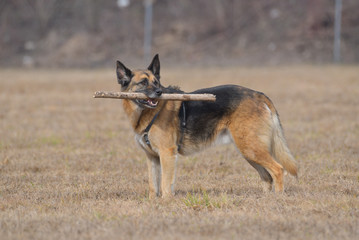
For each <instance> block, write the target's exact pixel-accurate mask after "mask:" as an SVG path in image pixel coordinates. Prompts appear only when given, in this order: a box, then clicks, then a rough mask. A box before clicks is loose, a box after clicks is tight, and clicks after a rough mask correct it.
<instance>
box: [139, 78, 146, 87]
mask: <svg viewBox="0 0 359 240" xmlns="http://www.w3.org/2000/svg"><path fill="white" fill-rule="evenodd" d="M140 84H141V85H142V86H147V85H148V80H147V78H144V79H142V81H141V82H140Z"/></svg>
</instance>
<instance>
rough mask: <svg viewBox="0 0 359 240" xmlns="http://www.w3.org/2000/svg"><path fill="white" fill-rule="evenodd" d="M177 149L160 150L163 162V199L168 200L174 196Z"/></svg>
mask: <svg viewBox="0 0 359 240" xmlns="http://www.w3.org/2000/svg"><path fill="white" fill-rule="evenodd" d="M176 160H177V151H176V148H175V147H173V148H169V149H162V150H160V162H161V169H162V171H161V189H162V197H163V198H168V197H171V196H172V195H174V184H175V177H176V176H175V175H176Z"/></svg>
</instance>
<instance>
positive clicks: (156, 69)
mask: <svg viewBox="0 0 359 240" xmlns="http://www.w3.org/2000/svg"><path fill="white" fill-rule="evenodd" d="M147 69H148V70H150V71H151V72H152V73H153V75H155V76H156V78H157V80H160V59H159V57H158V54H156V56H154V57H153V59H152V62H151V64H150V66H148V68H147Z"/></svg>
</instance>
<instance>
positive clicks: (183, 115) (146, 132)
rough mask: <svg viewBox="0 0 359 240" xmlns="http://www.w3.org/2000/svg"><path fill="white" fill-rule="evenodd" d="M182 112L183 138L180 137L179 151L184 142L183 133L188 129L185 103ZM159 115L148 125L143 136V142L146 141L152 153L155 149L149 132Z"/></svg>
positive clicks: (181, 126)
mask: <svg viewBox="0 0 359 240" xmlns="http://www.w3.org/2000/svg"><path fill="white" fill-rule="evenodd" d="M181 111H182V119H181V125H180V128H181V137H180V141H179V143H178V146H177V150H178V151H179V150H180V149H181V144H182V140H183V132H184V129H185V128H186V108H185V104H184V102H182V105H181V109H180V112H181ZM159 113H160V112H158V113H156V114H155V116H154V117H153V118H152V120H151V122H150V123H149V124H148V125H147V127H146V128H145V130H144V131H143V134H142V137H143V140H145V143H146V144H147V146H148V147H149V149H151V150H152V151H153V148H152V146H151V142H150V139H149V138H148V132H149V131H150V129H151V127H152V125H153V123H154V122H155V121H156V118H157V117H158V114H159Z"/></svg>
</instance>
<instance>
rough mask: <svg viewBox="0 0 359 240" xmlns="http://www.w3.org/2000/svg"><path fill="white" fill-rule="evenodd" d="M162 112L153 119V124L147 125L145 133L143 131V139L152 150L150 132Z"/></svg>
mask: <svg viewBox="0 0 359 240" xmlns="http://www.w3.org/2000/svg"><path fill="white" fill-rule="evenodd" d="M159 113H160V112H158V113H156V114H155V116H154V117H153V118H152V120H151V122H150V123H149V124H148V125H147V127H146V128H145V131H143V134H142V136H143V139H144V140H145V143H146V144H147V146H148V147H149V148H150V149H151V150H152V147H151V142H150V140H149V139H148V132H149V131H150V129H151V127H152V125H153V123H154V122H155V120H156V118H157V117H158V114H159Z"/></svg>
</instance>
